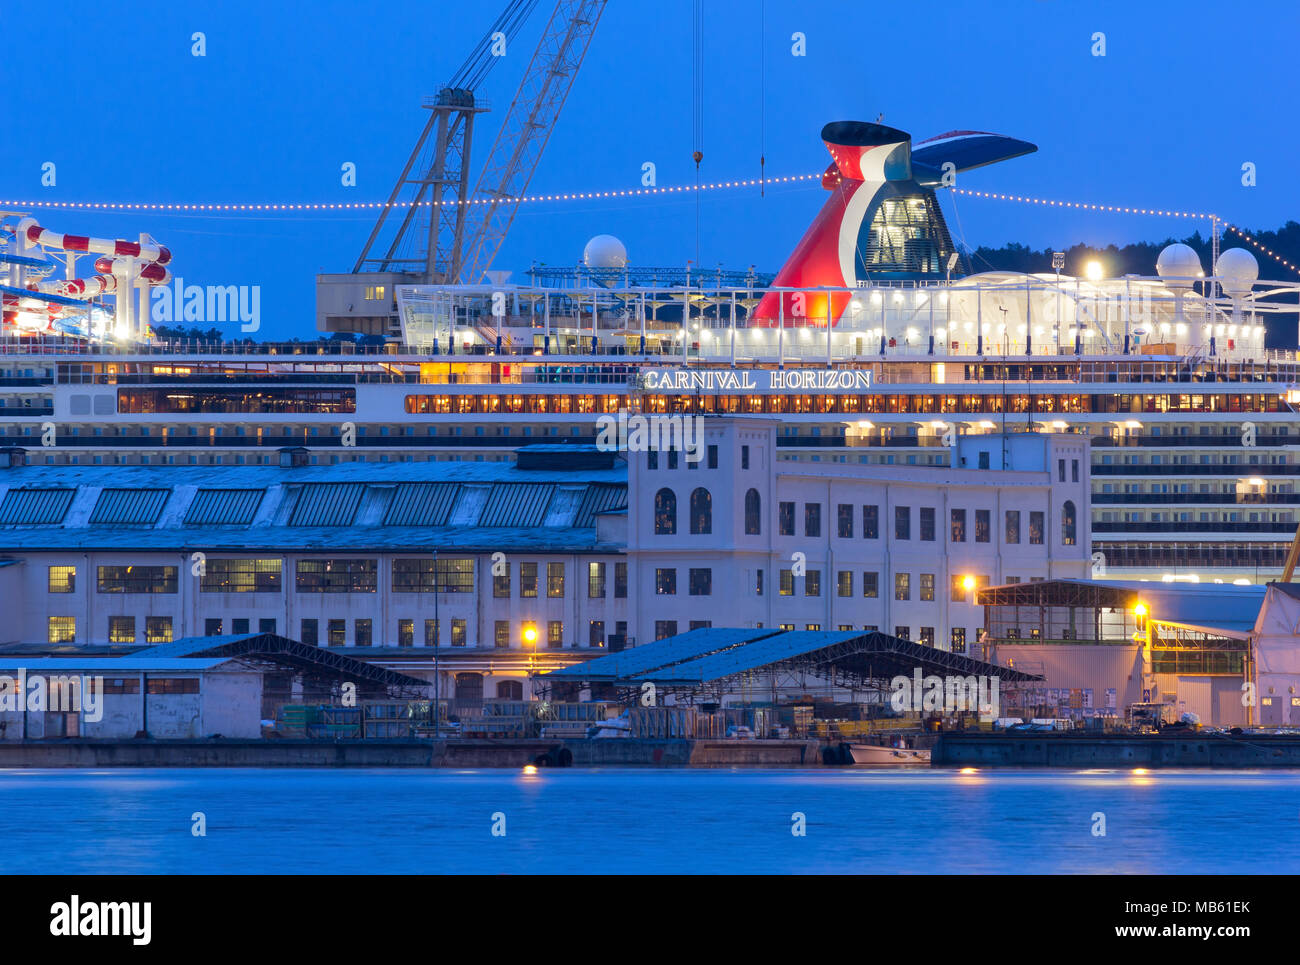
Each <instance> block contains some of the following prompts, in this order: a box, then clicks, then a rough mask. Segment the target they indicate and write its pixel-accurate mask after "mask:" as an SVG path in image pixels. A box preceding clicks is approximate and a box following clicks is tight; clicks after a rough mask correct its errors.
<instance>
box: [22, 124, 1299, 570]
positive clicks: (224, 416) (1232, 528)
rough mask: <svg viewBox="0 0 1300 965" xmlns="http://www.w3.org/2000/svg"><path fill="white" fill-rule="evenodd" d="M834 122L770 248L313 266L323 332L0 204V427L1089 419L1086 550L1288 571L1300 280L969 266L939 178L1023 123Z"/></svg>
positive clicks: (1181, 254) (31, 435)
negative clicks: (158, 307) (798, 205)
mask: <svg viewBox="0 0 1300 965" xmlns="http://www.w3.org/2000/svg"><path fill="white" fill-rule="evenodd" d="M822 139H823V141H824V142H825V145H826V147H827V149H828V150H829V152H830V154H831V163H830V165H829V166H828V168H827V170H826V173H825V175H824V176H823V178H822V187H823V188H824V189H825V190H826V193H827V198H826V201H825V204H824V205H823V207H822V209H821V210H820V212H818V213H817V214H816V216H815V218H814V219H813V221H812V223H811V226H810V228H809V229H808V232H807V233H806V234H805V236H804V237H803V238H802V239H801V240H799V241H798V243H797V244H796V245H795V246H794V249H793V253H792V254H791V256H790V258H789V260H788V261H787V262H786V264H785V265H784V266H783V267H782V268H781V270H780V271H779V272H777V273H776V274H775V275H774V276H773V275H768V274H762V273H759V272H757V271H755V270H753V269H750V270H748V271H736V272H726V271H721V270H719V271H716V272H703V273H701V272H700V271H699V270H698V269H697V270H694V271H692V270H691V269H690V268H689V267H687V268H680V269H665V268H644V267H637V266H636V265H635V264H634V263H632V262H631V261H630V260H629V258H628V256H627V252H626V250H625V248H624V246H623V245H622V243H621V242H620V241H619V240H618V239H615V238H612V237H610V236H607V235H600V236H597V237H594V238H593V239H592V241H591V242H590V243H589V244H588V245H587V248H586V251H585V252H584V253H583V258H582V260H581V261H580V262H579V263H578V264H577V265H575V267H573V268H570V269H558V268H554V267H549V268H546V267H538V266H533V267H532V268H530V269H529V270H528V271H525V272H520V273H518V274H511V273H507V272H490V273H487V274H485V275H484V276H483V277H482V279H481V283H479V284H439V283H436V282H433V281H431V280H430V277H429V276H428V274H421V273H419V272H414V271H412V272H406V271H396V270H390V271H373V272H364V271H363V272H355V273H350V274H336V275H322V276H319V278H318V301H317V328H318V330H319V331H318V332H315V333H304V336H306V337H308V338H310V339H313V340H304V341H295V342H291V343H273V342H253V341H251V340H248V339H246V338H243V337H241V335H240V334H239V333H238V331H237V326H230V335H229V337H227V338H225V339H224V340H221V341H206V342H205V341H190V340H186V339H183V338H160V337H158V335H157V333H155V332H154V331H153V330H152V328H151V327H150V319H151V314H150V312H151V307H152V305H154V304H156V303H157V302H158V300H159V299H160V298H162V297H164V296H165V298H166V299H171V300H173V301H174V304H176V305H180V304H181V302H182V300H186V299H189V298H191V297H194V298H199V299H203V298H205V297H206V298H207V300H208V305H209V307H211V303H212V299H213V297H214V296H213V293H212V292H211V291H210V290H209V291H207V292H206V293H205V292H204V291H203V290H201V289H196V291H197V294H194V293H192V292H191V291H190V290H189V289H186V288H185V287H184V285H183V283H182V282H181V281H179V280H175V279H173V278H172V276H171V274H170V268H169V265H170V263H171V259H172V252H171V251H170V250H169V249H167V248H166V247H165V246H163V245H160V244H158V243H157V242H155V241H154V240H153V239H152V238H150V237H148V236H141V237H140V238H139V239H138V240H137V241H123V240H115V239H95V238H86V237H77V236H72V235H63V234H57V233H55V232H54V231H52V230H50V229H49V228H47V227H46V226H44V225H42V224H41V223H40V222H39V221H38V219H37V217H36V216H35V215H33V213H31V212H14V213H10V214H6V216H5V217H4V218H3V220H2V221H0V227H3V229H4V230H3V234H2V235H0V240H3V241H4V247H3V248H0V272H2V273H4V276H5V280H6V282H7V283H6V284H4V285H0V294H2V295H3V302H4V323H5V327H4V332H3V337H2V338H0V448H4V449H6V450H8V451H9V452H10V453H11V458H12V454H13V453H16V452H19V451H21V452H22V455H21V458H22V460H23V461H25V462H26V464H28V465H48V466H69V465H72V466H76V465H85V466H89V465H106V466H109V465H118V466H126V465H131V466H135V465H167V466H170V465H176V466H183V465H199V466H214V465H226V466H232V465H249V466H257V465H275V464H277V463H278V460H279V456H278V451H279V450H281V449H283V448H286V447H304V448H305V449H306V450H308V454H307V456H306V459H307V461H308V462H309V463H311V464H316V465H322V466H325V465H332V464H340V463H356V462H394V463H400V462H418V461H438V462H441V461H456V460H461V461H474V462H492V461H510V460H512V459H514V458H515V453H516V451H517V450H518V449H519V448H520V447H521V446H525V445H528V444H530V443H557V442H569V443H593V442H596V441H597V432H598V420H599V418H600V417H601V416H606V415H614V414H617V413H619V412H622V411H627V412H632V413H637V412H640V413H646V414H666V415H672V414H699V415H704V416H709V415H711V414H766V415H773V416H778V417H779V418H780V421H781V428H780V432H779V435H778V451H779V458H780V459H781V460H784V461H792V462H808V463H818V462H820V463H843V464H854V463H857V464H869V465H882V464H883V465H899V466H945V465H952V464H953V462H954V460H957V459H959V458H960V457H959V456H958V455H957V453H958V452H959V451H963V450H961V447H959V446H958V445H957V441H956V440H957V439H958V438H959V437H961V436H968V435H971V434H980V433H996V434H999V435H1001V434H1004V433H1007V432H1021V431H1023V432H1040V431H1041V432H1054V433H1060V432H1070V433H1077V434H1079V435H1082V436H1086V437H1087V439H1088V441H1089V443H1090V452H1091V487H1092V493H1091V534H1092V540H1093V544H1092V560H1093V574H1094V575H1095V576H1097V577H1099V578H1103V579H1124V580H1134V579H1137V580H1156V581H1159V580H1163V581H1179V582H1182V581H1189V582H1198V581H1199V582H1229V583H1242V582H1249V583H1262V582H1266V581H1268V580H1270V579H1276V577H1277V576H1278V574H1279V572H1280V571H1281V568H1282V565H1283V560H1284V557H1285V556H1286V551H1287V548H1288V546H1289V544H1290V543H1291V540H1292V537H1293V535H1294V533H1295V530H1296V523H1297V520H1296V504H1297V502H1300V495H1298V494H1297V492H1296V488H1295V481H1296V477H1297V474H1300V449H1297V447H1296V443H1297V442H1298V441H1300V421H1297V418H1296V412H1295V410H1296V406H1297V405H1298V404H1300V371H1298V367H1300V360H1297V356H1296V353H1295V352H1292V351H1285V352H1283V351H1276V350H1270V349H1266V348H1265V339H1264V336H1265V326H1266V323H1267V325H1268V326H1269V327H1270V328H1274V329H1276V327H1277V326H1279V325H1282V326H1285V325H1291V324H1294V323H1295V318H1294V317H1293V316H1294V314H1295V313H1296V311H1297V309H1296V298H1295V297H1293V296H1294V295H1296V294H1300V282H1296V281H1282V280H1267V279H1261V278H1260V277H1259V265H1258V263H1257V261H1256V259H1255V258H1254V257H1253V256H1252V255H1251V254H1250V253H1249V252H1247V251H1246V250H1244V249H1240V248H1233V249H1228V250H1224V251H1222V252H1221V253H1219V254H1218V256H1217V258H1216V259H1215V260H1214V263H1213V264H1202V263H1201V261H1200V259H1199V257H1198V256H1197V254H1196V252H1194V251H1193V250H1192V249H1191V248H1188V247H1187V246H1184V245H1172V246H1170V247H1169V248H1167V249H1166V250H1165V251H1164V252H1163V253H1162V254H1161V256H1160V259H1159V262H1158V263H1157V264H1155V265H1152V266H1151V268H1150V270H1149V272H1148V273H1147V274H1145V275H1142V276H1133V275H1129V276H1124V277H1120V278H1114V277H1105V275H1104V270H1101V269H1100V266H1098V265H1096V264H1089V265H1066V264H1064V259H1063V258H1061V259H1058V260H1057V264H1056V268H1057V270H1056V271H1055V272H1053V273H1046V274H1022V273H1014V272H1005V271H991V272H980V273H973V274H971V273H965V272H963V270H962V268H963V265H962V258H961V253H960V252H959V250H958V249H957V247H956V246H955V245H954V243H953V241H952V238H951V235H950V233H949V231H948V228H947V226H946V223H945V220H944V217H943V212H942V208H941V206H940V204H939V202H938V198H939V196H940V195H941V193H942V192H943V191H944V190H945V188H946V187H949V186H951V185H952V184H953V183H954V181H953V179H954V178H955V177H956V176H958V175H960V176H962V177H963V178H964V177H966V175H965V172H966V171H969V170H972V169H975V168H980V167H983V166H985V165H989V164H993V163H998V162H1003V161H1007V160H1010V159H1012V158H1017V157H1020V156H1022V155H1025V154H1028V153H1030V152H1032V151H1033V150H1034V149H1035V148H1034V146H1033V145H1032V144H1029V143H1027V142H1024V141H1020V140H1016V139H1014V138H1009V137H1003V136H999V135H993V134H986V133H982V132H971V131H960V132H952V133H949V134H945V135H941V136H939V137H936V138H930V139H928V140H922V141H918V142H917V143H915V144H913V142H912V138H911V136H910V135H909V134H907V133H906V132H904V131H901V130H898V129H896V128H892V127H886V126H885V125H883V124H879V123H865V122H857V121H844V122H835V123H832V124H828V125H827V126H826V128H825V129H824V130H823V132H822ZM1022 163H1023V162H1022ZM971 177H978V175H971ZM68 216H69V215H68V213H67V212H60V213H59V214H58V215H57V217H58V218H59V219H60V220H62V219H65V218H67V217H68ZM40 217H45V215H44V214H41V215H40ZM793 240H794V239H792V241H793ZM83 253H84V254H87V255H98V256H99V257H98V258H97V260H96V262H95V268H96V270H97V271H98V274H97V275H95V276H93V277H91V278H76V277H75V273H74V268H75V262H76V256H79V255H81V254H83ZM59 268H63V269H64V275H65V276H66V277H65V278H62V279H56V278H55V276H56V275H57V273H58V269H59ZM123 292H124V293H130V294H129V295H126V296H123V295H121V294H119V293H123ZM217 297H218V298H219V299H220V298H227V297H229V298H230V299H231V304H229V305H228V306H225V307H227V308H229V312H228V313H227V314H225V315H223V316H222V317H223V318H235V317H236V310H237V306H236V305H235V304H234V303H233V302H234V299H235V298H236V296H235V294H234V293H218V295H217ZM110 299H111V301H110ZM1288 301H1289V304H1288ZM218 307H221V306H218ZM1279 316H1281V317H1279ZM207 317H212V316H211V314H209V315H208V316H207ZM340 333H343V334H350V335H360V336H368V337H367V338H364V339H361V340H359V341H348V340H344V339H330V340H326V338H327V337H328V336H333V335H336V334H340ZM318 336H325V337H326V338H318ZM1293 429H1295V430H1296V431H1295V432H1292V430H1293ZM972 468H974V467H972Z"/></svg>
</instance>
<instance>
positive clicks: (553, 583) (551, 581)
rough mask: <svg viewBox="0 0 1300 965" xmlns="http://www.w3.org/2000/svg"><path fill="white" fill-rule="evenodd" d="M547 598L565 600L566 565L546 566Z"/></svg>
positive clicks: (553, 564) (548, 564)
mask: <svg viewBox="0 0 1300 965" xmlns="http://www.w3.org/2000/svg"><path fill="white" fill-rule="evenodd" d="M546 598H547V599H548V600H562V599H564V564H563V563H547V564H546Z"/></svg>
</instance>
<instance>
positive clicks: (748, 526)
mask: <svg viewBox="0 0 1300 965" xmlns="http://www.w3.org/2000/svg"><path fill="white" fill-rule="evenodd" d="M762 510H763V500H762V497H761V496H759V495H758V490H757V489H751V490H750V491H749V492H747V493H745V535H746V536H758V535H760V534H761V533H762V532H763V524H762V522H761V520H762V515H763V513H762Z"/></svg>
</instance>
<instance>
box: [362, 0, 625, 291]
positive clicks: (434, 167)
mask: <svg viewBox="0 0 1300 965" xmlns="http://www.w3.org/2000/svg"><path fill="white" fill-rule="evenodd" d="M606 2H607V0H559V2H558V3H556V5H555V9H554V11H552V13H551V16H550V19H549V20H548V21H547V24H546V29H545V30H544V31H543V33H542V38H541V40H540V41H539V42H538V45H537V48H536V50H534V52H533V55H532V58H531V60H530V61H529V64H528V69H527V70H526V71H525V72H524V76H523V80H522V81H521V82H520V84H519V90H518V91H517V92H516V94H515V96H514V100H513V101H512V102H511V104H510V109H509V111H508V112H507V114H506V117H505V119H504V121H503V123H502V125H501V130H500V132H499V133H498V134H497V138H496V141H495V142H494V143H493V145H492V150H491V151H490V152H489V154H488V157H487V160H486V162H485V163H484V166H483V170H482V173H481V174H480V176H479V179H478V181H477V183H476V186H475V188H474V190H473V192H472V193H471V192H470V191H469V169H470V152H471V148H472V145H473V130H474V119H475V117H476V116H477V115H478V114H481V113H483V112H485V111H487V110H489V109H490V105H489V104H488V102H487V101H486V100H485V99H483V98H481V97H480V96H479V94H478V90H479V88H480V86H481V85H482V83H483V81H484V80H485V78H486V77H487V75H488V73H489V72H490V71H491V69H492V67H493V66H494V65H495V63H496V62H497V61H498V60H501V59H502V57H501V56H500V51H501V50H502V49H503V45H504V49H506V50H508V49H509V46H508V45H509V44H510V43H511V42H512V41H513V40H514V38H515V36H516V35H517V34H518V32H519V29H520V28H521V27H522V26H523V24H524V22H525V21H526V20H527V19H528V17H529V15H530V14H531V13H532V12H533V9H534V8H535V7H536V6H537V3H538V0H511V2H510V3H508V4H507V5H506V7H505V9H504V10H503V11H502V13H501V14H500V16H498V17H497V19H496V21H495V22H494V23H493V25H492V27H491V28H490V29H489V30H488V32H487V33H486V34H485V35H484V37H483V39H482V40H480V41H479V43H478V45H477V46H476V47H475V48H474V50H473V52H471V54H470V56H469V57H468V58H467V59H466V61H465V63H464V64H462V65H461V68H460V69H459V70H458V71H457V72H456V74H455V75H454V76H453V77H452V79H451V80H450V81H448V83H447V84H446V85H445V86H444V87H443V88H442V89H441V90H440V91H439V92H438V94H437V95H436V96H435V97H433V98H429V99H428V100H426V102H425V104H424V105H423V106H424V107H425V108H426V109H427V110H429V111H430V115H429V119H428V121H427V122H426V123H425V125H424V129H423V131H421V133H420V137H419V140H418V141H417V142H416V145H415V148H414V149H413V150H412V151H411V155H410V157H409V158H407V161H406V165H405V166H404V167H403V168H402V173H401V175H400V176H399V177H398V179H397V183H396V184H395V185H394V187H393V190H392V192H391V193H390V195H389V197H388V201H387V203H386V204H385V205H384V207H383V208H382V209H381V211H380V214H379V218H378V220H377V221H376V223H375V226H374V228H373V229H372V230H371V232H370V237H369V238H367V239H366V244H365V247H364V248H363V249H362V252H361V255H360V257H359V258H358V259H357V262H356V265H355V266H354V267H353V269H352V271H353V273H354V274H356V273H361V272H401V273H404V274H408V275H412V276H417V277H418V278H419V280H421V281H423V282H424V283H426V284H455V283H457V282H462V283H468V282H470V281H475V280H478V279H481V278H482V276H483V273H484V272H485V271H487V270H488V269H489V268H490V267H491V265H492V260H493V259H494V258H495V257H496V254H497V251H498V250H499V249H500V247H501V243H502V242H503V241H504V239H505V235H506V232H507V231H508V230H509V228H510V224H511V222H512V221H513V220H514V216H515V211H516V209H517V208H518V205H519V199H520V197H521V196H522V195H523V193H524V192H525V191H526V190H527V188H528V184H529V182H530V181H531V180H532V176H533V172H534V171H535V170H536V168H537V162H538V161H539V160H540V158H541V155H542V152H543V150H544V149H545V147H546V142H547V141H548V140H549V139H550V135H551V131H552V129H553V128H554V126H555V122H556V120H557V119H558V118H559V115H560V110H561V108H562V107H563V106H564V101H565V99H566V98H567V97H568V94H569V90H570V89H571V88H572V86H573V80H574V77H575V76H576V75H577V72H578V69H579V68H580V67H581V66H582V61H583V58H584V57H585V56H586V52H587V47H588V45H589V44H590V42H591V36H592V34H593V32H594V31H595V28H596V23H597V22H598V21H599V19H600V15H601V13H602V12H603V11H604V7H605V3H606ZM399 215H400V217H401V221H400V223H397V224H396V227H395V229H393V228H391V227H389V226H390V219H391V221H393V222H395V221H396V219H397V217H398V216H399ZM386 230H391V231H393V233H392V236H391V238H390V239H389V241H388V243H387V246H386V247H385V246H384V244H383V242H382V241H381V236H384V235H385V233H386ZM381 252H382V253H381Z"/></svg>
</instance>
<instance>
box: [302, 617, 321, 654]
mask: <svg viewBox="0 0 1300 965" xmlns="http://www.w3.org/2000/svg"><path fill="white" fill-rule="evenodd" d="M299 642H300V643H305V644H306V645H307V646H309V647H315V646H319V644H320V630H319V624H318V622H317V621H316V620H315V619H304V620H303V621H302V629H301V631H300V632H299Z"/></svg>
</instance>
